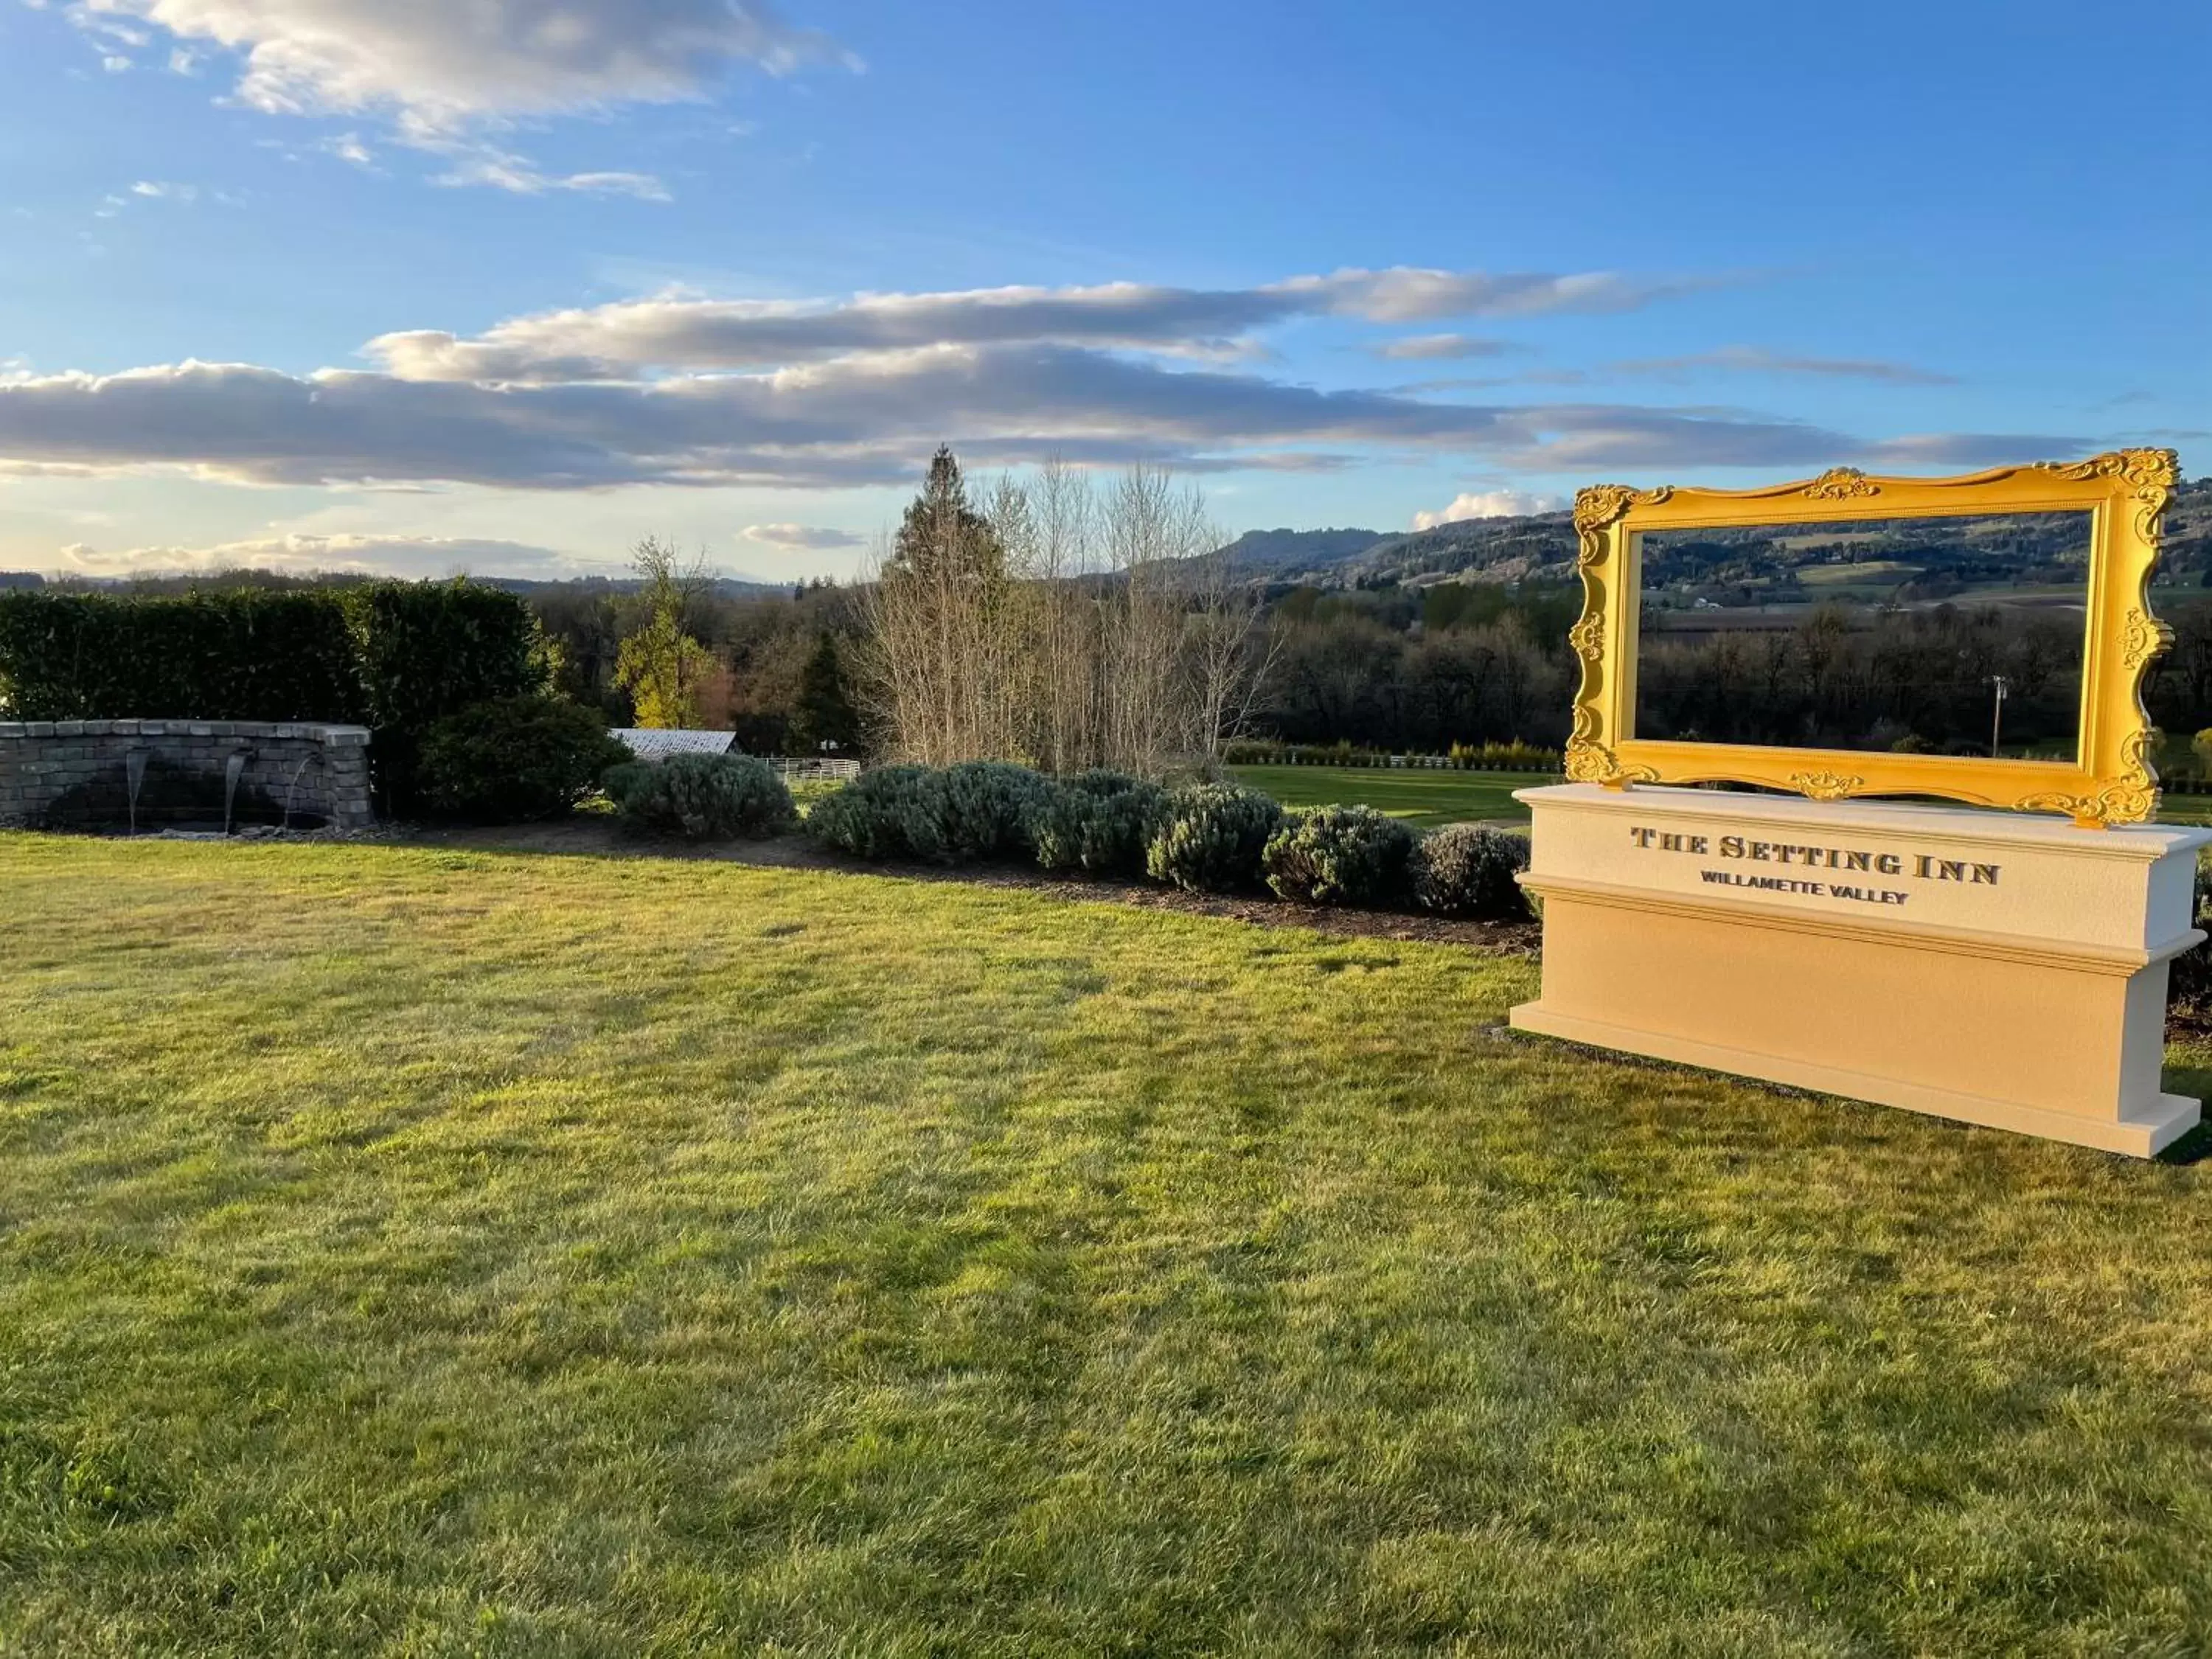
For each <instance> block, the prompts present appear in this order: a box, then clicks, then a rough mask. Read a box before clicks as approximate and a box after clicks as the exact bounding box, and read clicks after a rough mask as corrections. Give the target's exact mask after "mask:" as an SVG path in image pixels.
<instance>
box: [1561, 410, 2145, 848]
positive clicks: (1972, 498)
mask: <svg viewBox="0 0 2212 1659" xmlns="http://www.w3.org/2000/svg"><path fill="white" fill-rule="evenodd" d="M2178 478H2179V464H2178V462H2177V460H2176V458H2175V456H2174V453H2173V452H2172V450H2170V449H2123V450H2117V451H2115V452H2113V453H2111V454H2106V455H2099V456H2096V457H2094V458H2093V459H2089V460H2086V461H2045V462H2039V463H2037V464H2035V465H2028V466H2006V467H1996V468H1994V469H1992V470H1991V471H1987V472H1976V473H1972V474H1969V475H1967V476H1966V477H1956V478H1888V477H1868V476H1867V475H1866V474H1865V473H1863V472H1860V471H1857V470H1856V469H1854V468H1851V467H1835V468H1832V469H1831V470H1830V471H1826V472H1824V473H1822V474H1821V475H1820V477H1817V478H1812V479H1808V480H1803V481H1801V482H1798V483H1786V484H1776V485H1773V486H1771V487H1770V488H1767V489H1675V488H1672V487H1668V486H1662V487H1660V488H1658V489H1632V488H1631V487H1630V486H1628V485H1626V484H1594V485H1592V486H1590V487H1589V489H1585V490H1583V492H1582V493H1581V494H1580V495H1577V496H1576V497H1575V515H1574V523H1575V535H1576V538H1577V552H1576V558H1575V562H1576V566H1577V568H1578V569H1579V570H1580V572H1581V574H1582V580H1583V614H1582V619H1581V620H1580V621H1578V622H1577V623H1576V624H1575V625H1574V627H1573V628H1572V629H1571V630H1570V631H1569V633H1568V635H1567V640H1568V643H1569V645H1570V646H1571V648H1572V649H1573V651H1574V653H1575V654H1576V656H1577V658H1578V659H1580V660H1581V663H1582V671H1583V676H1582V689H1581V690H1580V691H1579V692H1577V695H1576V697H1575V709H1574V726H1573V731H1572V733H1571V736H1570V737H1569V738H1568V739H1567V751H1566V774H1567V776H1568V778H1569V779H1570V780H1571V781H1574V782H1577V783H1601V784H1605V785H1607V786H1609V787H1615V788H1619V787H1626V786H1627V785H1630V784H1634V783H1704V782H1715V781H1728V782H1735V783H1748V784H1755V785H1759V786H1761V787H1766V788H1771V789H1789V790H1795V791H1796V792H1797V793H1800V794H1802V795H1806V796H1808V797H1810V798H1811V799H1814V800H1824V801H1826V800H1841V799H1845V798H1846V797H1849V796H1856V795H1934V796H1939V797H1942V798H1943V799H1950V800H1959V801H1966V802H1968V803H1970V804H1972V805H1977V806H2000V807H2009V808H2014V809H2016V810H2018V811H2031V812H2063V813H2065V814H2067V815H2068V816H2069V817H2072V818H2073V820H2074V821H2075V823H2080V824H2083V825H2087V826H2093V827H2099V828H2101V827H2103V826H2105V825H2107V824H2113V823H2141V822H2142V821H2144V820H2145V819H2148V818H2149V817H2153V816H2154V814H2155V813H2156V812H2157V811H2158V775H2157V773H2156V771H2155V770H2154V768H2153V765H2152V759H2151V755H2152V750H2153V749H2154V747H2155V746H2156V740H2157V733H2156V732H2154V730H2153V729H2152V726H2151V723H2150V717H2149V715H2148V714H2147V713H2145V712H2144V709H2143V704H2142V681H2143V676H2144V675H2145V674H2146V673H2147V672H2148V670H2149V668H2150V665H2151V663H2152V662H2153V661H2154V659H2156V658H2157V657H2158V655H2159V653H2160V652H2162V651H2164V650H2165V649H2166V646H2167V644H2168V643H2169V642H2170V641H2171V640H2172V630H2171V629H2168V628H2167V627H2166V624H2165V623H2161V622H2160V621H2159V620H2158V618H2157V617H2154V616H2153V615H2152V614H2151V609H2150V599H2149V596H2148V585H2149V581H2150V573H2151V568H2152V566H2153V565H2154V563H2156V562H2157V559H2158V539H2159V531H2160V519H2161V516H2162V515H2163V514H2164V513H2165V511H2166V501H2167V499H2168V497H2170V496H2171V495H2172V493H2173V489H2174V485H2175V483H2176V482H2177V480H2178ZM2054 512H2087V513H2089V514H2090V524H2091V530H2090V553H2089V592H2088V616H2087V623H2086V628H2087V632H2086V635H2085V637H2084V639H2083V641H2082V660H2081V731H2080V744H2079V746H2078V748H2077V750H2076V751H2075V759H2074V762H2073V763H2071V764H2069V763H2066V762H2063V761H2027V760H1984V759H1979V758H1969V757H1957V756H1948V755H1897V754H1881V753H1867V754H1862V753H1858V752H1857V751H1852V750H1828V749H1787V748H1766V747H1760V746H1755V745H1752V744H1717V743H1683V742H1674V741H1667V742H1661V741H1656V740H1645V739H1643V738H1638V737H1637V736H1636V735H1635V711H1636V647H1637V626H1638V620H1639V617H1640V613H1641V604H1640V596H1641V573H1640V569H1639V555H1638V537H1639V536H1640V535H1641V534H1642V533H1643V532H1646V531H1656V530H1687V529H1717V528H1722V527H1725V526H1735V525H1762V524H1829V523H1836V522H1840V521H1844V520H1875V519H1909V518H1957V517H1966V516H1973V515H1977V514H1981V513H2054Z"/></svg>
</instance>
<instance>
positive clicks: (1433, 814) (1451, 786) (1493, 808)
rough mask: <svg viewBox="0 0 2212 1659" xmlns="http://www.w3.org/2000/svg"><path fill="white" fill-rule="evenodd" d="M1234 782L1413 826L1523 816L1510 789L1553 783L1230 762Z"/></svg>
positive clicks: (1523, 819) (1505, 775) (1528, 776)
mask: <svg viewBox="0 0 2212 1659" xmlns="http://www.w3.org/2000/svg"><path fill="white" fill-rule="evenodd" d="M1229 772H1230V775H1231V776H1233V777H1234V778H1235V779H1236V780H1237V782H1239V783H1242V784H1245V785H1248V786H1249V787H1252V788H1254V789H1259V790H1263V791H1265V792H1266V793H1268V794H1270V795H1273V797H1274V798H1275V799H1277V800H1279V801H1280V802H1282V804H1283V805H1285V806H1336V805H1360V806H1371V807H1373V808H1375V810H1376V811H1378V812H1387V813H1389V815H1390V816H1391V817H1395V818H1403V819H1405V820H1406V822H1407V823H1410V824H1412V825H1413V826H1414V827H1415V828H1416V829H1436V828H1437V827H1438V826H1439V825H1441V824H1446V823H1468V822H1470V821H1478V822H1479V821H1484V820H1494V821H1502V822H1510V823H1528V808H1527V807H1525V806H1523V805H1522V804H1521V803H1520V802H1519V801H1517V800H1516V799H1513V792H1514V791H1515V790H1516V789H1530V788H1535V787H1540V786H1541V785H1544V784H1548V783H1557V782H1558V781H1559V779H1558V777H1557V776H1555V775H1551V774H1547V773H1542V772H1472V771H1468V772H1462V771H1456V770H1452V769H1446V768H1443V767H1438V768H1435V769H1428V768H1418V767H1384V766H1232V767H1231V768H1229Z"/></svg>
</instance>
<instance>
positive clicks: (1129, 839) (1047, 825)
mask: <svg viewBox="0 0 2212 1659" xmlns="http://www.w3.org/2000/svg"><path fill="white" fill-rule="evenodd" d="M1167 799H1168V794H1167V791H1166V790H1164V789H1163V788H1161V787H1159V785H1158V784H1156V783H1148V782H1146V781H1145V780H1144V779H1142V778H1133V777H1131V776H1130V775H1128V774H1127V773H1126V772H1108V771H1092V772H1084V773H1079V774H1078V775H1076V776H1074V777H1072V778H1061V779H1060V780H1058V781H1054V782H1053V783H1052V784H1051V785H1050V786H1049V787H1048V789H1047V790H1046V792H1045V793H1044V795H1043V796H1042V798H1041V799H1039V801H1038V803H1037V805H1036V810H1035V811H1034V812H1033V813H1032V815H1031V817H1030V843H1031V844H1032V845H1033V846H1034V847H1035V848H1036V859H1037V862H1038V863H1039V864H1040V865H1042V866H1044V867H1045V868H1046V869H1048V870H1081V871H1083V872H1085V873H1086V874H1089V875H1094V876H1133V875H1141V874H1142V873H1143V872H1144V868H1145V842H1146V839H1147V838H1148V837H1149V836H1151V834H1152V829H1153V827H1154V825H1155V824H1156V823H1158V820H1159V817H1160V816H1161V813H1162V811H1163V809H1164V807H1165V806H1166V804H1167Z"/></svg>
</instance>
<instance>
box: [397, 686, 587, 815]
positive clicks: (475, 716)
mask: <svg viewBox="0 0 2212 1659" xmlns="http://www.w3.org/2000/svg"><path fill="white" fill-rule="evenodd" d="M628 755H629V750H626V749H624V748H623V746H622V744H620V743H619V742H617V740H616V739H615V738H612V737H611V736H610V735H608V732H607V728H606V723H605V721H604V720H601V719H600V718H599V715H598V714H596V713H595V712H593V711H592V710H591V709H588V708H582V707H580V706H579V705H578V704H575V703H573V702H568V700H567V699H566V698H562V697H555V696H548V695H546V694H545V693H543V692H531V693H529V694H527V695H526V696H519V697H500V698H496V699H495V700H493V701H492V702H480V703H477V705H475V706H474V707H473V708H466V709H464V710H462V711H461V713H459V714H449V715H447V717H446V718H445V719H444V720H440V721H438V722H437V723H436V724H435V725H434V726H431V728H430V729H429V731H428V732H427V733H426V734H425V735H424V737H423V739H422V770H421V781H422V801H423V804H424V805H427V806H428V807H429V808H431V810H433V811H438V812H442V813H447V814H451V815H452V816H453V817H465V818H475V819H477V820H480V821H483V822H486V823H514V822H517V821H519V820H522V819H527V818H544V817H552V815H553V814H555V813H556V812H565V811H568V809H569V808H570V807H572V806H574V805H575V804H576V803H577V802H578V801H580V800H581V799H583V798H584V797H585V796H586V795H587V794H589V793H591V792H592V787H593V786H594V785H596V784H597V783H598V781H599V774H600V773H602V772H604V771H605V770H606V769H607V768H608V767H610V766H612V765H614V764H616V763H617V762H619V761H621V760H623V759H624V758H625V757H627V756H628Z"/></svg>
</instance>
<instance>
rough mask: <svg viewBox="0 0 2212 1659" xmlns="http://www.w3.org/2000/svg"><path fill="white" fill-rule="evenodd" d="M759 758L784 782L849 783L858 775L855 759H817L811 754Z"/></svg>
mask: <svg viewBox="0 0 2212 1659" xmlns="http://www.w3.org/2000/svg"><path fill="white" fill-rule="evenodd" d="M761 758H762V759H763V760H764V761H766V762H767V763H769V765H770V766H773V767H774V768H775V770H776V775H777V776H779V777H781V779H782V780H783V781H785V782H786V783H849V782H851V781H853V780H854V778H857V777H859V776H860V762H858V761H856V760H817V759H815V758H813V757H811V756H806V757H799V758H797V759H789V758H786V757H782V756H780V755H763V756H762V757H761Z"/></svg>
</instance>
